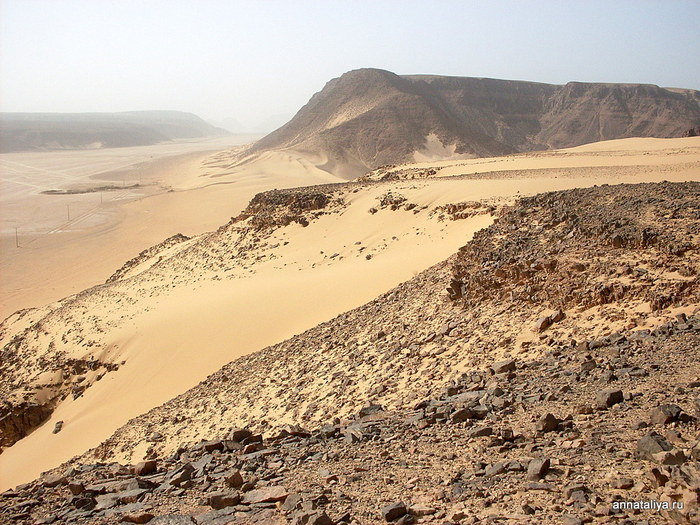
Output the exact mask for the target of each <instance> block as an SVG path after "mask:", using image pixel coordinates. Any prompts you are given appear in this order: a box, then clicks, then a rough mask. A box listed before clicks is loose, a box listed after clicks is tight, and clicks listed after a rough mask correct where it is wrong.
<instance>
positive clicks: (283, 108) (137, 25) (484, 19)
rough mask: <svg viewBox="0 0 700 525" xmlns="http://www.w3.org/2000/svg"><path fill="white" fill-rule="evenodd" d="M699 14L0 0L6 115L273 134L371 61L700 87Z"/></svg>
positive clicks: (589, 8) (628, 6)
mask: <svg viewBox="0 0 700 525" xmlns="http://www.w3.org/2000/svg"><path fill="white" fill-rule="evenodd" d="M698 21H700V2H697V1H673V2H657V1H655V2H649V1H638V0H637V1H616V2H610V1H609V0H605V1H585V2H584V1H581V2H561V1H560V0H558V1H551V2H546V1H539V2H534V1H533V2H521V1H517V2H464V1H441V2H428V1H427V0H426V1H423V2H410V1H396V2H394V1H373V2H369V1H367V2H354V1H353V2H350V1H347V2H336V1H324V2H317V1H313V2H311V1H309V2H302V1H294V2H289V1H267V2H259V1H250V2H231V1H215V0H199V1H195V0H189V1H185V0H168V1H158V0H149V1H147V2H143V1H131V0H120V1H119V2H112V1H107V0H61V1H55V0H48V1H40V0H23V1H19V0H0V47H1V50H2V51H1V53H0V111H5V112H9V111H13V112H18V111H21V112H88V111H89V112H95V111H133V110H156V109H158V110H160V109H167V110H178V111H186V112H192V113H195V114H197V115H199V116H201V117H202V118H204V119H206V120H208V121H209V122H211V123H213V124H215V125H218V126H223V127H226V128H227V129H229V130H230V131H234V132H237V131H241V132H242V131H270V130H271V129H274V128H276V127H278V126H279V125H281V124H283V123H284V122H285V121H287V120H289V118H291V117H292V116H293V115H294V114H295V113H296V111H297V110H298V109H299V108H300V107H301V106H302V105H303V104H305V103H306V102H307V101H308V99H309V98H310V96H311V95H312V94H313V93H315V92H317V91H320V90H321V89H322V88H323V86H324V84H325V83H326V82H327V81H328V80H330V79H331V78H333V77H338V76H340V75H341V74H342V73H344V72H345V71H348V70H351V69H356V68H361V67H377V68H383V69H388V70H390V71H394V72H396V73H398V74H420V73H422V74H440V75H456V76H475V77H492V78H503V79H514V80H532V81H539V82H548V83H556V84H563V83H566V82H568V81H583V82H630V83H632V82H633V83H650V84H657V85H660V86H667V87H684V88H693V89H699V88H700V60H699V59H698V58H697V45H696V44H697V24H698ZM236 127H238V128H239V129H232V128H236Z"/></svg>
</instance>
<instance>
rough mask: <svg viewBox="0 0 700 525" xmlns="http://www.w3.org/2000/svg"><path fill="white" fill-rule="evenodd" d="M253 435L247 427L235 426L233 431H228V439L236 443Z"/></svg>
mask: <svg viewBox="0 0 700 525" xmlns="http://www.w3.org/2000/svg"><path fill="white" fill-rule="evenodd" d="M252 435H253V433H252V432H251V431H250V430H248V429H246V428H233V429H231V431H230V432H229V433H228V436H227V437H226V439H227V440H228V441H235V442H236V443H240V442H241V441H243V440H244V439H246V438H249V437H251V436H252Z"/></svg>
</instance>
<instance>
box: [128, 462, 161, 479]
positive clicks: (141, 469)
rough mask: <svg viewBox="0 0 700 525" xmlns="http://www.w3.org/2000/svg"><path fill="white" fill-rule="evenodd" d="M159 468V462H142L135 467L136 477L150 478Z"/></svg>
mask: <svg viewBox="0 0 700 525" xmlns="http://www.w3.org/2000/svg"><path fill="white" fill-rule="evenodd" d="M157 468H158V462H157V461H155V460H148V461H142V462H140V463H137V464H136V465H134V468H133V473H134V474H135V475H136V476H148V475H149V474H153V473H154V472H155V471H156V470H157Z"/></svg>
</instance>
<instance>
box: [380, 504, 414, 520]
mask: <svg viewBox="0 0 700 525" xmlns="http://www.w3.org/2000/svg"><path fill="white" fill-rule="evenodd" d="M407 512H408V509H407V508H406V505H405V504H404V503H403V502H397V503H392V504H391V505H387V506H385V507H382V517H383V518H384V520H385V521H396V520H398V519H399V518H401V517H402V516H404V515H405V514H406V513H407Z"/></svg>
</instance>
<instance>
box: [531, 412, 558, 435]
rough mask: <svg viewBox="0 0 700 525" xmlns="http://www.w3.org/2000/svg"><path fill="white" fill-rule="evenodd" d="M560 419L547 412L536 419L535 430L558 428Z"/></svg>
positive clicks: (546, 430) (551, 430) (547, 430)
mask: <svg viewBox="0 0 700 525" xmlns="http://www.w3.org/2000/svg"><path fill="white" fill-rule="evenodd" d="M560 423H561V419H559V418H558V417H556V416H555V415H554V414H551V413H547V414H544V415H543V416H542V417H540V419H539V421H537V426H536V428H537V430H538V431H539V432H553V431H555V430H557V429H558V428H559V424H560Z"/></svg>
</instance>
